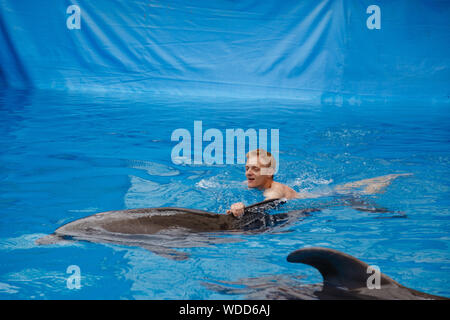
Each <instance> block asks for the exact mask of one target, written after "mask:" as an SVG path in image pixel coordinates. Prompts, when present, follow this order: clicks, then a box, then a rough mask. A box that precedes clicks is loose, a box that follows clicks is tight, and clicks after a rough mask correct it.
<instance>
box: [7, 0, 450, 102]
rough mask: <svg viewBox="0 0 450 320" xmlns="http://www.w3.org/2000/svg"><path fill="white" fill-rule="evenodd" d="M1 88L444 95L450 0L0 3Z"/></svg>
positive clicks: (326, 98) (449, 78) (328, 98)
mask: <svg viewBox="0 0 450 320" xmlns="http://www.w3.org/2000/svg"><path fill="white" fill-rule="evenodd" d="M0 7H1V10H0V48H1V51H0V63H1V64H0V72H1V73H0V82H1V85H2V86H10V87H16V88H28V87H31V88H38V89H59V90H102V91H120V92H128V91H131V92H149V93H152V94H153V93H170V94H181V95H184V94H190V95H212V96H233V97H261V98H264V97H287V98H295V99H303V100H308V101H318V102H321V103H332V104H343V103H349V104H361V103H364V102H366V101H384V102H391V101H397V102H399V101H400V102H401V101H414V100H417V101H422V102H428V103H431V104H433V103H449V101H450V85H449V84H450V68H449V66H450V1H449V0H427V1H424V0H370V1H369V0H367V1H366V0H359V1H358V0H283V1H280V0H260V1H255V0H235V1H231V0H214V1H211V0H189V1H185V0H151V1H150V0H126V1H125V0H123V1H119V0H95V1H91V0H65V1H63V0H39V1H32V0H29V1H25V0H0Z"/></svg>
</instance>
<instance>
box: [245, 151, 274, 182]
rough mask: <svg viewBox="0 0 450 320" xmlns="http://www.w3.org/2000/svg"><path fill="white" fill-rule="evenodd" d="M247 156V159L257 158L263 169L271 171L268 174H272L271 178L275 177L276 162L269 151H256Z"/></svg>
mask: <svg viewBox="0 0 450 320" xmlns="http://www.w3.org/2000/svg"><path fill="white" fill-rule="evenodd" d="M245 156H246V157H247V159H248V158H250V157H252V156H256V157H257V158H258V159H259V161H260V163H261V165H262V166H263V167H265V168H270V169H271V170H269V171H267V172H268V174H270V175H271V176H273V175H274V172H275V168H276V162H275V158H274V156H273V155H272V154H271V153H270V152H269V151H266V150H264V149H256V150H252V151H249V152H248V153H247V154H246V155H245ZM263 174H264V173H263Z"/></svg>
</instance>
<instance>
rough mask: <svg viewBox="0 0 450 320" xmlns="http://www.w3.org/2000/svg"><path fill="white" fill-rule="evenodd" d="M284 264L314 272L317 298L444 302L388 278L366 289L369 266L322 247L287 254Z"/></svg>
mask: <svg viewBox="0 0 450 320" xmlns="http://www.w3.org/2000/svg"><path fill="white" fill-rule="evenodd" d="M287 261H288V262H293V263H303V264H307V265H310V266H312V267H314V268H316V269H317V270H318V271H319V272H320V274H321V275H322V277H323V288H322V291H319V292H317V293H316V294H317V296H319V298H320V297H323V298H331V297H333V296H341V297H345V298H348V299H383V300H447V298H445V297H440V296H435V295H431V294H427V293H424V292H420V291H417V290H414V289H411V288H408V287H405V286H403V285H401V284H400V283H398V282H397V281H395V280H393V279H392V278H390V277H388V276H387V275H385V274H384V273H381V272H380V274H379V286H378V287H376V286H375V287H374V286H369V285H368V279H369V277H370V276H371V274H372V271H371V269H370V268H369V267H370V266H369V265H368V264H367V263H365V262H363V261H361V260H358V259H357V258H355V257H353V256H351V255H348V254H346V253H343V252H340V251H337V250H334V249H329V248H322V247H310V248H303V249H299V250H296V251H294V252H291V253H290V254H289V255H288V256H287Z"/></svg>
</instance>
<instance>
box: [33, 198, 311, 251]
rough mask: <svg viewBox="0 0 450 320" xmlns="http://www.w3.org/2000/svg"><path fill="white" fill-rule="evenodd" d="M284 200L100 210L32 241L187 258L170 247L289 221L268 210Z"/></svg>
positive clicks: (221, 239) (301, 213)
mask: <svg viewBox="0 0 450 320" xmlns="http://www.w3.org/2000/svg"><path fill="white" fill-rule="evenodd" d="M285 202H286V200H285V199H271V200H266V201H262V202H258V203H255V204H253V205H250V206H247V207H246V208H245V211H244V215H243V216H242V217H241V218H236V217H234V216H233V215H225V214H217V213H211V212H207V211H203V210H195V209H186V208H176V207H163V208H141V209H129V210H118V211H107V212H101V213H97V214H94V215H91V216H88V217H85V218H82V219H78V220H75V221H72V222H70V223H67V224H65V225H63V226H61V227H59V228H58V229H56V230H55V231H54V232H53V233H52V234H50V235H48V236H45V237H42V238H40V239H37V240H36V244H38V245H45V244H54V243H58V242H61V241H67V240H84V241H90V242H96V243H116V244H120V245H126V246H139V247H142V248H145V249H148V250H150V251H152V252H154V253H156V254H159V255H162V256H164V257H167V258H171V259H174V260H185V259H187V258H188V255H187V254H186V253H183V252H179V251H176V250H174V249H173V248H183V247H194V246H207V245H209V244H212V243H221V242H230V241H236V239H233V238H230V237H229V238H226V237H224V235H226V232H228V234H231V233H233V232H234V233H235V232H262V231H265V230H267V229H268V228H269V227H273V226H275V225H279V224H282V223H284V222H286V221H288V215H287V214H284V213H280V214H268V213H267V210H269V209H273V208H276V207H278V206H279V205H281V204H283V203H285ZM312 211H317V210H316V209H303V210H297V211H296V212H294V213H295V214H294V215H295V217H300V216H306V215H308V214H309V213H310V212H312ZM291 217H292V215H291Z"/></svg>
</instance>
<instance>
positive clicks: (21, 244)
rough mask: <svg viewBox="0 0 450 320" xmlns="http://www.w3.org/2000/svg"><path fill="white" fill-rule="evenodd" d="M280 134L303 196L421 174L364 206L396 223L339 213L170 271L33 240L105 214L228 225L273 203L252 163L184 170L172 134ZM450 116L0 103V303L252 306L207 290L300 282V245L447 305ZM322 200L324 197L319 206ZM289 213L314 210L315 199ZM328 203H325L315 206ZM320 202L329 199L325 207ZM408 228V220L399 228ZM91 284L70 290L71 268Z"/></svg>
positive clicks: (239, 104) (210, 105)
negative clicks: (181, 212) (361, 265)
mask: <svg viewBox="0 0 450 320" xmlns="http://www.w3.org/2000/svg"><path fill="white" fill-rule="evenodd" d="M196 120H201V121H202V123H203V129H204V130H206V129H208V128H217V129H219V130H220V131H222V132H225V130H226V129H229V128H242V129H244V130H246V129H249V128H254V129H279V134H280V161H279V164H280V167H279V173H278V174H277V178H278V181H280V182H282V183H286V184H287V185H289V186H291V187H292V188H294V189H296V190H297V191H302V190H303V191H313V190H315V191H323V190H329V189H331V188H332V187H333V186H334V185H337V184H340V183H345V182H350V181H355V180H360V179H366V178H371V177H376V176H380V175H385V174H390V173H405V172H410V173H413V174H414V175H413V176H411V177H402V178H399V179H397V180H395V181H394V182H393V183H392V184H391V185H390V186H389V187H388V188H387V189H386V191H385V192H384V193H381V194H377V195H375V196H371V198H370V199H369V200H370V201H373V202H374V203H376V204H377V205H379V206H381V207H384V208H388V209H389V210H390V211H391V213H374V212H361V211H357V210H355V209H353V208H351V207H347V206H345V207H344V206H335V207H330V208H327V209H323V210H322V211H320V212H316V213H313V214H312V215H311V216H309V217H307V218H305V219H302V220H299V221H298V222H296V223H294V224H291V225H288V226H286V227H284V228H281V229H280V230H278V231H277V232H270V231H267V232H262V233H255V234H234V235H228V237H231V238H233V239H234V238H235V239H234V240H241V241H234V242H225V243H219V244H211V245H210V246H199V247H192V248H180V249H178V250H180V251H184V252H186V253H188V254H190V259H188V260H184V261H173V260H169V259H167V258H164V257H161V256H159V255H156V254H154V253H152V252H150V251H148V250H145V249H143V248H134V247H126V246H120V245H114V244H107V245H105V244H94V243H88V242H73V243H65V244H59V245H51V246H37V245H35V244H34V241H35V240H36V239H38V238H39V237H41V236H43V235H46V234H49V233H51V232H53V231H54V230H55V229H56V228H57V227H59V226H61V225H62V224H64V223H67V222H70V221H73V220H75V219H79V218H82V217H85V216H88V215H91V214H94V213H97V212H102V211H108V210H119V209H130V208H141V207H160V206H178V207H186V208H196V209H203V210H208V211H212V212H219V213H223V212H224V211H225V210H226V209H227V208H228V207H229V206H230V205H231V204H232V203H234V202H238V201H244V202H245V203H246V204H250V203H253V202H256V201H260V200H262V199H263V198H262V195H260V194H259V193H258V192H256V191H251V190H247V189H246V188H245V186H244V185H243V184H242V181H243V180H244V170H243V166H242V165H213V166H206V165H177V164H174V163H173V162H172V160H171V157H170V155H171V151H172V148H173V147H174V146H175V144H176V143H175V142H172V141H171V139H170V138H171V134H172V132H173V130H175V129H177V128H186V129H187V130H189V131H191V132H193V125H194V121H196ZM449 120H450V111H449V108H448V105H443V106H439V105H429V106H423V105H417V106H414V105H402V104H398V103H397V104H396V105H355V106H339V105H332V104H326V105H325V104H324V105H308V104H304V103H300V102H296V101H289V100H273V101H271V100H232V99H224V98H220V99H219V98H180V97H166V98H163V97H142V96H133V95H132V94H130V95H128V96H111V95H109V94H107V93H105V94H104V95H91V94H84V95H81V94H80V95H75V94H68V93H57V92H45V91H41V92H39V91H37V92H29V91H11V90H9V91H2V92H1V93H0V150H1V151H0V221H1V222H0V298H1V299H243V298H245V295H244V294H230V293H227V292H226V291H214V290H211V289H210V288H209V287H208V286H205V285H204V284H205V283H222V282H229V281H231V282H233V281H239V280H240V279H247V278H259V277H271V276H283V277H284V278H287V279H289V278H292V279H294V278H295V277H296V276H298V275H302V276H304V278H302V283H317V282H320V281H321V277H320V275H319V273H318V272H317V271H316V270H314V269H313V268H311V267H309V266H305V265H299V264H290V263H288V262H286V256H287V255H288V253H290V252H291V251H293V250H296V249H299V248H302V247H304V246H324V247H330V248H334V249H337V250H340V251H344V252H346V253H348V254H351V255H354V256H356V257H358V258H360V259H361V260H363V261H365V262H367V263H369V264H375V265H378V266H379V267H380V269H381V271H382V272H384V273H385V274H387V275H389V276H390V277H392V278H393V279H395V280H397V281H398V282H400V283H401V284H403V285H405V286H408V287H411V288H414V289H417V290H420V291H424V292H427V293H431V294H437V295H443V296H447V297H449V296H450V276H449V271H450V252H449V244H450V237H449V231H450V228H449V227H450V220H449V217H450V215H449V214H450V212H449V207H450V206H449V204H450V201H449V186H450V176H449V169H450V150H449V139H450V130H449V126H448V123H449ZM319 200H320V199H319ZM296 201H297V202H295V203H293V204H289V206H290V207H294V206H295V205H298V206H307V205H308V203H307V201H299V200H296ZM315 201H317V199H316V200H315ZM324 201H325V200H324ZM392 216H400V218H392ZM70 265H77V266H79V268H80V271H81V288H80V289H69V288H68V287H67V282H66V280H67V278H68V277H69V276H70V274H68V273H66V270H67V268H68V266H70Z"/></svg>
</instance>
